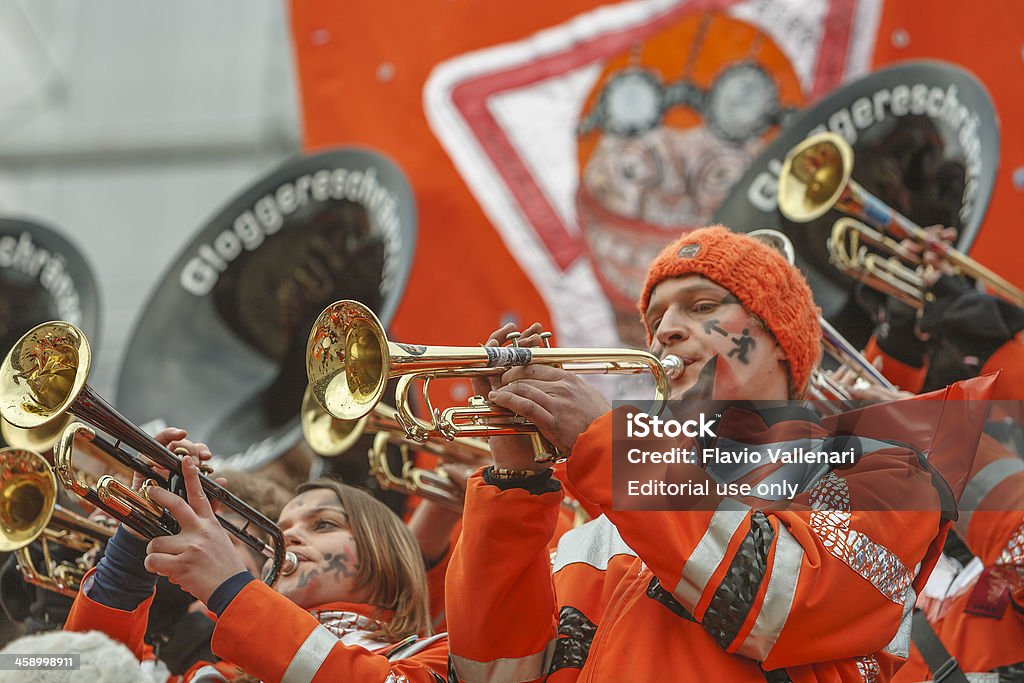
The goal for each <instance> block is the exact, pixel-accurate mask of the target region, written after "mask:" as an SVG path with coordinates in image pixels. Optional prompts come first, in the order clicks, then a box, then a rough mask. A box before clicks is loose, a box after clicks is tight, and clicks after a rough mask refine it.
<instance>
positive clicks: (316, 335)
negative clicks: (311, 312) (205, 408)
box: [306, 301, 682, 441]
mask: <svg viewBox="0 0 1024 683" xmlns="http://www.w3.org/2000/svg"><path fill="white" fill-rule="evenodd" d="M531 363H539V364H546V365H554V366H558V367H561V368H563V369H564V370H568V371H570V372H576V373H591V374H607V373H623V374H638V373H643V372H650V373H651V375H652V376H653V377H654V380H655V383H656V385H657V389H656V398H655V401H654V407H653V408H652V412H653V413H654V414H657V413H659V412H661V409H662V408H663V407H664V404H665V401H666V400H667V399H668V396H669V378H670V377H671V376H674V374H675V373H676V372H678V371H679V370H680V369H681V368H682V361H681V360H680V359H679V358H677V357H676V356H667V357H665V358H663V359H659V358H658V357H657V356H655V355H653V354H651V353H648V352H646V351H637V350H630V349H569V348H562V349H553V348H525V347H520V346H516V345H513V346H501V347H489V346H485V347H479V348H477V347H457V346H418V345H413V344H399V343H396V342H392V341H389V340H388V339H387V335H386V333H385V332H384V328H383V326H382V325H381V324H380V321H379V320H377V316H375V315H374V314H373V311H371V310H370V309H369V308H367V307H366V306H364V305H363V304H361V303H359V302H357V301H338V302H335V303H333V304H331V305H330V306H328V307H327V308H326V309H324V311H323V312H322V313H321V314H320V317H319V318H317V321H316V323H315V324H314V325H313V328H312V330H311V331H310V335H309V343H308V345H307V348H306V374H307V376H308V378H309V383H310V387H311V389H312V392H313V396H314V398H315V399H316V401H317V402H318V403H319V404H320V405H321V406H323V408H324V409H325V410H326V411H327V412H328V413H330V414H331V415H333V416H335V417H337V418H340V419H343V420H355V419H358V418H360V417H362V416H364V415H366V414H368V413H369V412H370V411H371V410H372V409H373V407H374V406H375V405H377V404H378V403H379V402H380V400H381V398H382V397H383V395H384V389H385V387H386V385H387V382H388V380H389V379H391V378H393V377H403V382H402V386H403V387H404V391H401V392H399V393H398V394H397V396H396V399H395V410H396V414H397V416H398V419H399V421H400V422H401V423H402V424H403V427H404V428H405V430H406V433H407V434H408V436H409V437H410V438H412V439H414V440H417V441H424V440H426V439H428V438H430V437H432V436H438V435H439V436H443V437H444V438H446V439H453V438H456V437H457V436H466V437H468V436H493V435H496V434H523V433H526V434H535V433H536V431H537V430H536V427H535V426H534V425H532V424H530V423H528V422H525V421H523V420H521V419H512V420H510V419H509V418H510V415H511V414H510V413H509V412H508V411H505V410H504V409H499V408H496V407H494V406H490V405H489V404H486V403H481V402H478V405H472V406H469V407H466V408H455V409H451V411H452V412H448V413H447V414H446V415H447V417H446V418H443V417H442V415H441V413H440V412H439V411H437V410H434V409H431V422H429V423H424V422H422V421H419V420H418V419H417V418H415V416H414V415H413V413H412V410H411V407H410V405H409V397H408V388H409V386H410V385H411V382H412V381H413V380H414V379H421V380H424V381H425V382H426V381H428V380H431V379H437V378H448V379H451V378H466V379H469V378H473V377H493V376H497V375H500V374H502V373H503V372H504V371H505V370H507V369H509V368H511V367H514V366H517V365H529V364H531ZM405 377H409V378H410V379H405ZM424 391H425V390H424ZM467 413H468V414H469V418H468V422H469V424H468V425H460V424H459V420H460V419H461V418H462V416H463V415H465V414H467Z"/></svg>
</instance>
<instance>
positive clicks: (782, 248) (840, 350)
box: [747, 228, 896, 407]
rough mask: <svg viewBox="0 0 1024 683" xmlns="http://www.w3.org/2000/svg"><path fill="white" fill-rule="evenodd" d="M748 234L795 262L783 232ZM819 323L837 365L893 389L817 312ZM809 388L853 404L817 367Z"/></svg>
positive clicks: (826, 397)
mask: <svg viewBox="0 0 1024 683" xmlns="http://www.w3.org/2000/svg"><path fill="white" fill-rule="evenodd" d="M747 234H748V235H750V237H753V238H754V239H757V240H759V241H761V242H763V243H764V244H767V245H768V246H769V247H772V248H773V249H775V250H776V251H778V252H779V253H780V254H782V255H783V257H785V259H786V260H787V261H789V262H790V263H795V261H796V250H795V249H794V248H793V243H792V241H790V239H789V237H787V236H786V235H785V234H784V233H782V232H779V231H778V230H771V229H768V228H765V229H762V230H753V231H751V232H749V233H747ZM818 324H819V325H820V326H821V343H822V347H823V349H824V351H825V353H826V354H827V355H829V356H830V357H832V358H833V359H834V360H835V361H836V362H837V363H839V365H840V366H842V367H845V368H849V369H851V370H853V371H854V373H855V374H856V376H857V379H858V381H859V380H863V381H866V382H869V383H872V384H877V385H879V386H881V387H882V388H883V389H889V390H891V391H895V390H896V387H895V386H894V385H893V383H892V382H890V381H889V380H888V379H886V378H885V375H883V374H882V373H881V372H880V371H879V370H878V368H876V367H875V366H874V365H872V364H871V363H870V362H868V359H867V358H865V357H864V356H863V355H861V353H860V352H859V351H857V349H856V348H854V346H853V344H851V343H850V342H849V341H847V340H846V338H844V337H843V335H841V334H839V331H838V330H836V328H834V327H832V324H831V323H830V322H829V321H827V320H825V318H824V317H822V316H820V315H819V316H818ZM809 392H810V394H811V396H812V397H813V398H815V399H817V400H819V401H823V402H825V403H826V404H829V403H831V402H832V401H838V402H839V403H841V404H843V405H845V406H846V407H852V401H853V398H852V397H851V396H850V394H849V392H848V391H847V390H846V389H845V388H844V387H843V386H841V385H839V384H837V383H836V382H835V381H833V380H832V379H831V378H830V377H829V376H828V375H826V374H825V373H824V372H822V370H821V368H820V367H818V368H815V370H814V372H813V373H811V382H810V388H809Z"/></svg>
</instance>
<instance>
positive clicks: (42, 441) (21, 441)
mask: <svg viewBox="0 0 1024 683" xmlns="http://www.w3.org/2000/svg"><path fill="white" fill-rule="evenodd" d="M73 420H74V418H73V417H67V418H66V419H64V420H59V421H54V422H48V423H46V424H44V425H43V426H41V427H36V428H35V429H22V428H21V427H15V426H14V425H12V424H11V423H10V422H7V421H6V420H0V434H2V435H3V439H4V441H6V442H7V445H8V446H11V447H12V448H21V449H23V450H26V451H32V452H34V453H45V452H46V451H48V450H50V449H51V448H53V445H54V444H55V443H57V440H58V439H59V438H60V433H61V432H63V431H64V428H65V427H67V426H68V425H69V424H71V422H72V421H73Z"/></svg>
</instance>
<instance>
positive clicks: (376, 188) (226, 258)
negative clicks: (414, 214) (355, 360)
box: [178, 166, 402, 296]
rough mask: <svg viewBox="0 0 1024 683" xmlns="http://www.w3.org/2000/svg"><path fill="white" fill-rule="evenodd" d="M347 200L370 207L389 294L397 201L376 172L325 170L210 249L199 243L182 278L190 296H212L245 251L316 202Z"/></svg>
mask: <svg viewBox="0 0 1024 683" xmlns="http://www.w3.org/2000/svg"><path fill="white" fill-rule="evenodd" d="M342 199H347V200H349V201H353V202H356V203H359V204H361V205H363V206H364V207H366V209H367V211H368V212H369V214H370V220H371V223H372V225H373V226H374V228H375V230H374V233H375V234H377V235H379V236H380V237H381V238H382V239H383V241H384V272H383V274H382V278H381V283H380V291H381V293H386V292H388V291H390V290H391V288H392V287H393V286H394V280H395V278H396V277H397V276H398V266H399V259H398V256H399V253H400V252H401V249H402V240H401V225H399V218H398V208H399V207H398V198H397V197H396V196H395V195H394V193H393V192H391V191H390V190H388V189H387V188H386V187H384V186H383V185H381V184H380V183H379V182H378V181H377V168H376V167H375V166H371V167H370V168H368V169H366V170H365V171H363V170H351V169H346V168H335V169H321V170H319V171H316V172H314V173H307V174H305V175H302V176H300V177H298V178H296V179H295V180H289V181H287V182H284V183H281V185H279V186H278V187H277V188H276V189H275V190H274V191H272V192H268V193H267V194H265V195H263V196H262V197H260V198H259V199H257V200H256V202H255V203H254V204H253V206H252V207H251V208H247V209H245V210H244V211H242V213H240V214H239V215H238V216H237V217H236V218H235V220H234V221H233V222H232V224H231V227H230V228H228V229H226V230H223V231H221V232H220V233H218V234H217V235H216V236H215V237H214V238H213V240H212V241H211V243H210V244H200V245H199V247H197V249H196V255H195V256H193V257H192V258H190V259H189V260H188V261H187V262H186V263H185V266H184V268H182V269H181V274H180V276H179V278H178V281H179V282H180V284H181V286H182V287H183V288H184V289H185V291H186V292H189V293H191V294H194V295H196V296H206V295H207V294H209V293H210V292H211V291H213V287H214V285H216V284H217V280H218V279H219V278H220V274H221V273H223V272H225V271H227V269H228V267H230V265H231V262H232V261H234V260H235V259H236V258H238V257H239V256H240V255H241V254H242V253H243V252H246V251H255V250H256V249H257V248H259V246H260V245H261V244H263V242H264V240H266V238H267V237H269V236H271V235H274V234H276V233H277V232H278V231H279V230H280V229H281V228H282V227H283V226H284V219H285V217H286V216H289V215H291V214H293V213H295V211H296V210H298V209H299V208H300V207H303V206H306V205H307V204H309V203H310V202H311V201H312V202H316V203H321V202H326V201H331V200H336V201H340V200H342Z"/></svg>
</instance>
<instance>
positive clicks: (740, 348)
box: [728, 327, 757, 365]
mask: <svg viewBox="0 0 1024 683" xmlns="http://www.w3.org/2000/svg"><path fill="white" fill-rule="evenodd" d="M729 341H731V342H732V343H733V344H734V345H735V346H736V348H735V349H732V350H731V351H729V354H728V357H729V358H732V357H733V356H734V355H735V356H736V359H737V360H738V361H739V362H741V363H743V364H744V365H749V364H750V358H749V356H748V355H747V354H749V353H750V350H751V349H753V348H755V347H756V346H757V341H756V340H755V339H754V338H753V337H751V336H750V328H749V327H744V328H743V333H742V334H741V335H740V336H739V337H730V339H729Z"/></svg>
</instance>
